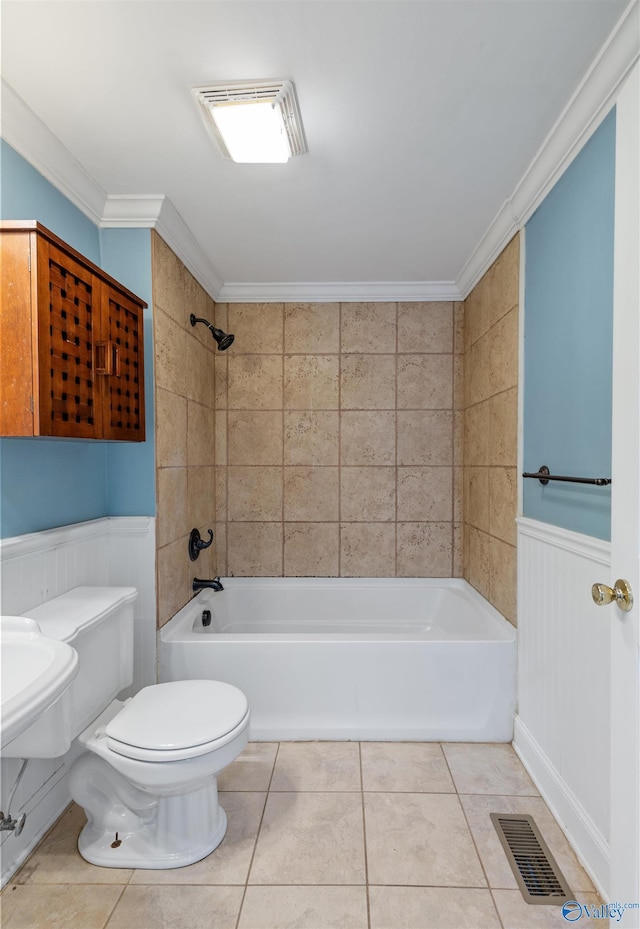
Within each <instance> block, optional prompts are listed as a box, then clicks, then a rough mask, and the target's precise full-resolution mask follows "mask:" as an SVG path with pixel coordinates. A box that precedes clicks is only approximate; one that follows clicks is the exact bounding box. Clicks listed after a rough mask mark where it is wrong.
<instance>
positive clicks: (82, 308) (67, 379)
mask: <svg viewBox="0 0 640 929" xmlns="http://www.w3.org/2000/svg"><path fill="white" fill-rule="evenodd" d="M100 291H101V281H100V279H99V278H98V277H97V276H96V275H95V274H93V273H92V272H91V270H90V269H89V268H87V267H85V266H84V265H81V264H79V263H78V262H77V261H75V260H74V259H73V258H72V257H71V256H70V255H68V254H66V253H65V252H64V251H62V250H61V249H59V248H57V246H55V245H54V244H53V243H51V242H40V243H39V249H38V371H39V397H40V416H39V420H40V421H39V429H38V431H39V434H40V435H52V436H69V437H72V438H91V439H94V438H100V430H101V425H102V424H101V423H100V422H99V415H98V414H96V400H97V396H96V383H95V375H94V339H95V336H96V326H97V324H98V317H99V313H100Z"/></svg>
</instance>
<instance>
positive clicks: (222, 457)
mask: <svg viewBox="0 0 640 929" xmlns="http://www.w3.org/2000/svg"><path fill="white" fill-rule="evenodd" d="M227 437H228V436H227V414H226V412H224V411H223V410H221V411H220V412H219V413H216V423H215V443H216V447H215V463H216V464H217V465H225V464H226V463H227Z"/></svg>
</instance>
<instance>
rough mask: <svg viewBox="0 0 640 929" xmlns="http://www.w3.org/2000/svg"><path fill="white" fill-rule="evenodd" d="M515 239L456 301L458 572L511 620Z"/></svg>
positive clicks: (513, 593)
mask: <svg viewBox="0 0 640 929" xmlns="http://www.w3.org/2000/svg"><path fill="white" fill-rule="evenodd" d="M519 280H520V237H519V235H517V236H516V237H515V238H514V239H512V240H511V242H510V243H509V245H508V246H507V247H506V248H505V250H504V251H503V252H502V254H501V255H500V257H499V258H498V259H497V261H495V262H494V263H493V265H492V266H491V267H490V268H489V270H488V271H487V273H486V274H485V275H484V277H483V278H482V280H481V281H480V282H479V283H478V284H477V285H476V287H475V288H474V289H473V291H472V292H471V293H470V294H469V296H468V297H467V299H466V300H465V304H464V313H465V322H464V328H465V332H464V336H465V338H464V341H465V354H464V423H465V426H464V428H465V436H464V576H465V578H466V579H467V580H468V581H469V583H470V584H472V585H473V586H474V587H475V588H476V589H477V590H478V591H479V592H480V593H481V594H482V595H483V597H485V598H486V599H487V600H489V601H490V602H491V603H492V604H493V605H494V606H495V607H496V609H497V610H499V611H500V612H501V613H502V615H503V616H506V618H507V619H508V620H510V621H511V622H512V623H515V621H516V523H515V519H516V516H517V509H518V475H517V470H516V464H517V436H518V300H519Z"/></svg>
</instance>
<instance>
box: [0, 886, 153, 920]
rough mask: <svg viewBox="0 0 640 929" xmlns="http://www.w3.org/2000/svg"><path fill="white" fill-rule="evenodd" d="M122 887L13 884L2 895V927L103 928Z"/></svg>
mask: <svg viewBox="0 0 640 929" xmlns="http://www.w3.org/2000/svg"><path fill="white" fill-rule="evenodd" d="M122 890H123V888H122V887H115V886H112V887H108V886H104V885H103V886H102V887H96V886H91V885H83V884H81V885H79V886H73V887H69V886H67V885H64V884H53V885H52V884H38V885H34V884H26V885H25V884H17V885H15V884H14V885H9V886H8V887H7V888H6V890H5V891H4V893H3V895H2V929H45V927H46V929H103V927H104V926H105V925H106V923H107V920H108V919H109V915H110V914H111V912H112V910H113V908H114V907H115V905H116V904H117V902H118V898H119V897H120V894H121V893H122ZM137 929H143V927H142V926H138V927H137Z"/></svg>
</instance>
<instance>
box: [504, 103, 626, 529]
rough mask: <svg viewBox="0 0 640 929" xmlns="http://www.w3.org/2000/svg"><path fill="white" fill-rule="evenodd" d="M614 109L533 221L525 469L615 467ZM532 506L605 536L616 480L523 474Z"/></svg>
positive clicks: (526, 507) (605, 471) (595, 470)
mask: <svg viewBox="0 0 640 929" xmlns="http://www.w3.org/2000/svg"><path fill="white" fill-rule="evenodd" d="M614 182H615V111H613V112H612V113H610V114H609V116H608V117H607V118H606V119H605V121H604V122H603V123H602V125H601V126H600V127H599V128H598V130H597V131H596V132H595V133H594V135H593V136H592V137H591V139H590V140H589V142H588V143H587V144H586V145H585V147H584V148H583V149H582V151H581V152H580V154H579V155H578V156H577V157H576V159H575V160H574V161H573V162H572V164H571V165H570V167H569V168H568V169H567V171H566V172H565V173H564V174H563V176H562V177H561V178H560V180H559V181H558V183H557V184H556V185H555V187H554V188H553V190H552V191H551V192H550V193H549V195H548V196H547V197H546V198H545V200H544V202H543V203H542V204H541V206H540V207H539V208H538V210H537V211H536V212H535V213H534V215H533V216H532V217H531V219H530V220H529V222H528V223H527V226H526V239H525V244H526V259H525V325H524V345H525V349H524V470H525V471H537V470H538V468H539V467H540V466H541V465H543V464H546V465H547V466H548V467H549V468H550V470H551V472H552V473H554V472H555V473H556V474H568V475H579V476H582V477H611V377H612V352H613V231H614ZM523 512H524V515H525V516H529V517H531V518H533V519H538V520H541V521H542V522H546V523H551V524H553V525H556V526H561V527H563V528H565V529H571V530H574V531H576V532H582V533H585V534H586V535H591V536H595V537H596V538H600V539H609V538H610V535H611V492H610V489H609V488H600V487H593V486H588V485H581V484H561V483H555V484H554V483H550V484H548V485H547V486H546V487H542V485H540V484H539V482H538V481H536V480H525V481H524V500H523Z"/></svg>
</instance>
